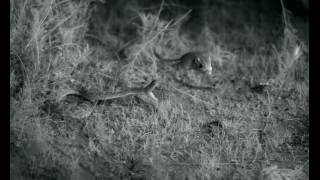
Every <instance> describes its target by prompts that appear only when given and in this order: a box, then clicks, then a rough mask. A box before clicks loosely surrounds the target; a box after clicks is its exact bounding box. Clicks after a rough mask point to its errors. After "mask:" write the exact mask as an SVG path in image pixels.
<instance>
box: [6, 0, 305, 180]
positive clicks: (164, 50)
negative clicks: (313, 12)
mask: <svg viewBox="0 0 320 180" xmlns="http://www.w3.org/2000/svg"><path fill="white" fill-rule="evenodd" d="M254 2H255V1H254ZM281 2H282V1H281ZM258 7H259V6H258V5H257V4H248V3H247V1H244V0H243V1H238V0H237V1H236V0H230V1H203V4H199V5H193V6H192V7H190V6H188V5H185V4H183V3H181V2H179V1H162V2H159V3H154V2H153V3H151V2H150V1H147V0H146V1H126V0H110V1H106V2H104V1H94V0H91V1H78V0H32V1H31V0H24V1H21V0H10V178H12V179H257V178H258V177H265V176H262V175H261V174H262V173H261V172H263V173H270V172H276V173H277V172H278V171H275V170H274V169H275V168H274V166H275V165H277V166H278V167H279V168H282V169H291V170H293V172H294V173H297V172H299V173H298V175H297V176H301V177H303V175H306V176H308V174H309V171H308V166H309V56H308V47H309V35H308V30H309V29H308V26H309V25H308V20H306V19H303V18H300V17H295V16H293V15H292V14H290V13H288V11H287V10H286V9H285V8H284V7H285V6H284V5H283V4H282V8H283V9H282V10H280V11H278V12H277V11H274V12H273V11H263V10H264V9H261V8H258ZM280 7H281V6H280ZM261 12H264V13H261ZM154 48H156V49H157V51H158V52H161V54H162V55H163V56H165V57H178V56H179V55H181V54H182V53H184V52H188V51H191V50H203V51H207V52H209V54H210V57H211V60H212V66H213V75H212V77H207V81H204V80H203V79H204V78H203V76H200V75H197V74H192V73H191V74H190V76H189V78H191V79H192V81H193V82H196V83H198V85H202V84H204V83H206V84H209V85H210V86H211V87H212V89H211V90H210V89H209V90H208V89H207V90H201V89H192V88H189V87H186V86H182V85H180V84H178V83H176V82H173V81H171V80H170V76H171V75H172V74H173V72H172V70H170V69H165V68H160V65H159V62H158V60H157V59H156V57H155V56H154V54H153V49H154ZM154 79H156V80H158V81H159V84H158V85H157V87H156V88H155V89H154V94H155V96H156V97H157V98H158V99H159V103H158V104H156V105H151V104H150V103H149V102H148V101H146V100H145V99H143V98H140V97H135V96H127V97H123V98H119V99H114V100H108V101H105V102H99V103H93V104H90V103H88V102H85V101H83V100H79V99H77V98H73V99H72V98H70V99H68V100H62V99H61V97H62V96H63V94H64V93H66V92H68V91H70V90H77V91H85V92H90V93H94V94H95V93H96V94H100V93H106V92H119V91H122V90H125V89H127V88H128V87H141V86H145V85H147V84H149V83H150V82H151V81H152V80H154ZM210 83H211V84H210ZM270 166H272V168H271V170H268V169H267V170H266V169H265V168H268V167H270ZM284 176H285V175H284ZM301 177H300V178H301Z"/></svg>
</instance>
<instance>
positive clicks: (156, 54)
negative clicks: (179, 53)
mask: <svg viewBox="0 0 320 180" xmlns="http://www.w3.org/2000/svg"><path fill="white" fill-rule="evenodd" d="M153 54H154V55H155V56H156V58H158V59H159V60H161V61H163V60H164V59H163V58H162V57H161V56H160V54H158V53H157V51H156V49H155V48H153Z"/></svg>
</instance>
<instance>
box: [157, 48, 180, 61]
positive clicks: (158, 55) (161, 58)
mask: <svg viewBox="0 0 320 180" xmlns="http://www.w3.org/2000/svg"><path fill="white" fill-rule="evenodd" d="M153 54H154V55H155V56H156V58H158V59H159V60H160V61H167V62H173V63H175V62H176V61H178V60H179V59H164V58H163V57H161V56H160V54H159V53H157V51H156V49H155V48H153Z"/></svg>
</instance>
